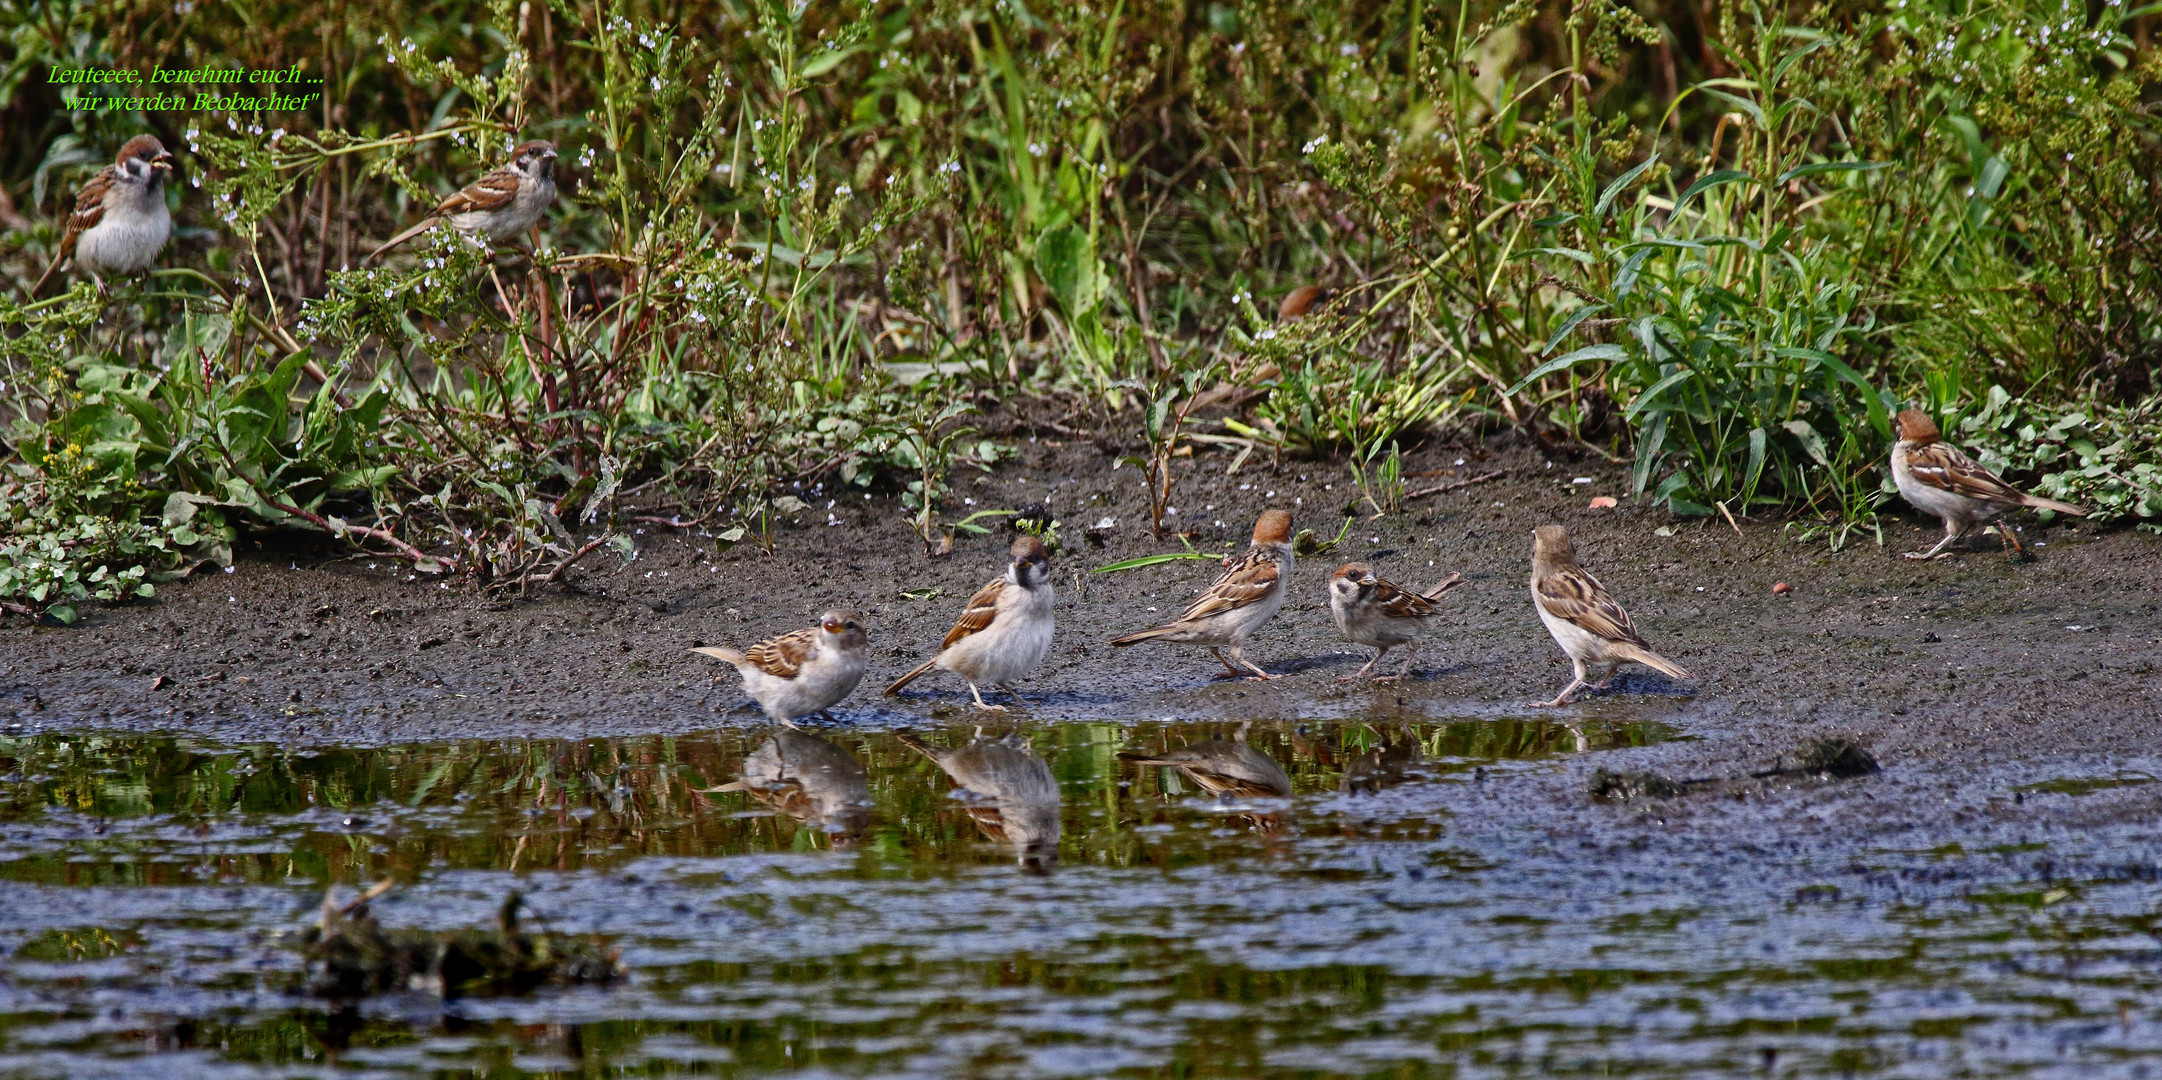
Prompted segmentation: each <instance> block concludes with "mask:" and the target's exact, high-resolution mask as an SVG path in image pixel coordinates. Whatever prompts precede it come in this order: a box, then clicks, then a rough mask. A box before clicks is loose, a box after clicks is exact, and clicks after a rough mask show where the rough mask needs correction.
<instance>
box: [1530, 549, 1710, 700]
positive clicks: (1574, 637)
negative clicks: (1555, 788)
mask: <svg viewBox="0 0 2162 1080" xmlns="http://www.w3.org/2000/svg"><path fill="white" fill-rule="evenodd" d="M1531 605H1532V607H1533V608H1535V609H1537V610H1538V612H1539V621H1540V622H1543V623H1545V624H1546V629H1547V632H1548V633H1550V634H1553V635H1554V642H1555V644H1557V645H1560V646H1561V651H1563V652H1565V653H1568V654H1569V662H1570V663H1571V664H1573V665H1575V667H1576V678H1574V679H1572V680H1570V682H1569V685H1567V686H1565V687H1562V690H1561V693H1559V694H1556V695H1554V700H1552V701H1535V702H1532V707H1533V708H1540V709H1545V708H1553V707H1556V706H1560V705H1566V704H1568V703H1569V695H1570V694H1573V693H1575V692H1576V690H1577V688H1578V687H1581V686H1583V685H1584V683H1585V679H1586V678H1587V675H1588V672H1589V669H1590V668H1591V667H1592V666H1593V665H1604V666H1605V667H1606V669H1607V672H1606V677H1605V678H1602V679H1600V680H1599V682H1598V684H1597V685H1595V686H1593V687H1592V689H1594V690H1604V689H1606V685H1607V684H1608V683H1610V682H1612V681H1614V673H1615V672H1616V671H1618V670H1620V669H1621V666H1622V665H1623V664H1643V665H1644V666H1646V667H1650V668H1656V669H1658V670H1659V671H1663V672H1665V673H1666V674H1668V675H1670V676H1672V677H1674V678H1677V679H1687V678H1691V677H1692V676H1691V675H1690V674H1689V672H1688V671H1686V670H1684V669H1683V668H1682V666H1681V665H1679V664H1676V663H1674V662H1673V661H1671V660H1668V659H1666V658H1665V657H1662V656H1660V655H1659V654H1658V653H1655V652H1653V651H1652V650H1651V646H1650V645H1649V644H1647V643H1646V642H1645V641H1644V639H1643V638H1642V637H1641V636H1639V635H1638V634H1637V628H1636V626H1635V625H1634V624H1633V623H1631V622H1630V621H1629V613H1628V612H1626V611H1623V610H1622V609H1621V605H1620V604H1617V603H1615V602H1614V597H1613V596H1612V595H1611V594H1609V593H1608V592H1607V591H1606V586H1604V585H1601V584H1599V579H1597V578H1595V577H1592V576H1591V574H1589V573H1587V572H1586V571H1585V569H1584V568H1583V567H1581V566H1578V565H1577V562H1576V549H1575V548H1573V547H1571V546H1570V545H1569V531H1568V530H1567V529H1564V528H1562V527H1561V526H1559V525H1541V526H1539V527H1538V528H1536V529H1533V530H1532V532H1531Z"/></svg>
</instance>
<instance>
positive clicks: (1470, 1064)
mask: <svg viewBox="0 0 2162 1080" xmlns="http://www.w3.org/2000/svg"><path fill="white" fill-rule="evenodd" d="M1237 730H1238V729H1237V728H1236V727H1235V726H1234V725H1228V724H1208V725H1200V724H1162V723H1155V724H1139V725H1115V724H1062V725H1049V726H1046V725H1033V724H1025V723H1024V724H1021V725H1019V726H1018V728H1016V729H1015V731H1014V732H1013V734H1014V735H1015V736H1017V737H1016V738H1015V739H1014V740H1012V743H1011V745H1010V746H1008V748H1009V749H1011V750H1014V751H1016V752H1017V753H1016V755H1014V756H1012V757H1011V758H1009V759H1007V760H1008V764H1009V765H1010V766H1011V768H1013V769H1018V770H1021V771H1023V772H1025V771H1027V770H1029V769H1032V768H1035V767H1036V766H1033V765H1030V764H1028V763H1027V762H1028V761H1032V760H1034V759H1037V758H1040V759H1041V761H1042V763H1043V764H1042V766H1041V767H1042V768H1045V769H1047V770H1048V773H1049V776H1050V777H1051V778H1053V779H1054V780H1055V789H1056V792H1057V806H1056V808H1055V809H1047V808H1044V807H1040V806H1035V805H1033V804H1031V803H1030V801H1029V799H1030V797H1029V796H1027V795H1026V791H1027V790H1028V789H1027V786H1026V784H1019V783H1016V784H1010V785H1008V787H1007V789H1006V790H1004V791H1003V792H1000V791H979V792H978V793H977V794H975V795H969V794H967V793H962V794H960V795H957V794H956V793H955V792H954V790H953V784H952V783H951V782H950V781H949V779H948V778H947V775H946V773H945V772H943V771H942V770H941V768H940V766H939V765H938V764H936V763H934V762H933V761H932V760H930V758H928V757H927V756H925V755H924V754H922V753H919V752H918V751H917V750H915V749H911V748H910V747H909V746H907V745H905V744H904V742H903V741H902V740H901V738H899V737H897V736H896V735H895V734H893V733H887V732H862V731H856V730H852V729H849V728H845V727H833V728H824V729H813V730H811V731H808V732H806V733H803V734H801V735H792V736H786V737H784V741H783V742H781V743H778V744H774V745H772V746H767V747H766V748H765V749H764V750H763V751H761V744H763V743H765V742H766V741H767V739H768V733H766V732H764V731H755V730H752V731H743V730H723V731H717V732H714V733H712V734H710V735H705V736H699V737H678V738H658V737H656V738H639V739H610V740H584V741H561V740H536V741H515V740H508V741H494V742H464V743H448V744H440V745H412V746H384V747H376V748H364V749H319V750H311V749H295V748H287V747H280V746H271V745H242V746H221V745H217V744H214V743H209V742H204V741H201V740H196V739H185V738H171V737H154V736H136V735H111V736H106V735H96V734H80V733H77V734H57V733H45V734H35V735H25V736H23V737H20V738H14V739H6V740H0V773H5V774H6V775H5V776H0V950H4V954H5V955H6V956H7V957H8V959H7V960H6V961H5V979H4V980H0V1072H4V1073H6V1074H8V1075H26V1076H44V1075H51V1076H82V1075H114V1076H134V1075H140V1074H141V1071H142V1070H143V1068H144V1064H145V1062H144V1055H150V1054H156V1055H160V1056H161V1061H160V1063H159V1067H161V1068H166V1069H168V1070H172V1071H175V1073H176V1075H183V1074H191V1073H192V1074H202V1075H236V1076H254V1075H266V1076H298V1075H336V1076H341V1077H342V1076H369V1075H383V1076H414V1075H429V1076H434V1075H443V1076H453V1075H456V1076H465V1075H480V1074H486V1075H490V1076H498V1075H524V1074H568V1075H598V1074H603V1073H614V1072H618V1071H635V1072H640V1073H661V1072H671V1071H674V1072H689V1073H707V1074H713V1075H731V1076H735V1075H753V1074H762V1073H771V1072H784V1071H785V1072H802V1073H807V1074H813V1075H819V1074H830V1075H850V1076H855V1075H862V1076H869V1075H881V1076H884V1075H922V1076H955V1075H978V1076H1098V1075H1134V1076H1157V1075H1165V1076H1320V1075H1388V1076H1429V1075H1431V1076H1455V1075H1524V1076H1532V1075H1548V1074H1553V1073H1598V1074H1614V1073H1628V1074H1637V1075H1651V1076H1692V1075H1701V1076H1726V1075H1735V1074H1738V1073H1744V1072H1758V1073H1765V1074H1770V1075H1781V1076H1785V1075H1853V1074H1867V1075H1912V1076H1936V1075H1949V1074H1956V1073H1964V1074H1969V1075H2050V1074H2056V1073H2063V1074H2066V1075H2071V1074H2073V1073H2077V1074H2079V1075H2098V1074H2110V1073H2122V1074H2125V1075H2139V1074H2140V1073H2139V1070H2140V1069H2142V1068H2144V1067H2145V1066H2146V1065H2147V1064H2148V1063H2149V1062H2151V1061H2156V1060H2162V1026H2158V1025H2157V1024H2156V1016H2155V1014H2156V1002H2157V1000H2158V999H2157V997H2156V991H2157V989H2158V984H2162V951H2158V948H2157V943H2156V938H2155V937H2154V936H2153V933H2152V931H2153V929H2154V920H2153V918H2152V916H2151V912H2152V911H2153V909H2154V905H2155V901H2156V899H2157V898H2158V892H2157V887H2156V885H2155V881H2156V878H2157V874H2156V872H2155V870H2156V868H2157V867H2158V866H2162V842H2158V841H2157V839H2156V838H2155V837H2154V836H2153V835H2152V830H2151V829H2147V828H2138V827H2134V826H2131V825H2127V826H2124V827H2121V828H2114V829H2110V828H2105V829H2098V830H2093V831H2090V832H2086V833H2083V834H2081V835H2078V836H2065V835H2046V836H2041V837H2037V838H2035V839H2033V840H2032V841H2031V842H2028V843H2021V844H1994V845H1990V844H1977V845H1970V846H1966V847H1947V846H1942V845H1939V846H1934V847H1931V848H1929V849H1927V850H1898V849H1893V848H1887V847H1884V846H1881V845H1878V846H1872V845H1871V843H1870V842H1868V841H1866V840H1858V839H1852V838H1844V837H1841V836H1838V835H1833V834H1831V833H1829V832H1826V831H1823V830H1811V829H1809V828H1806V827H1800V828H1797V827H1795V823H1793V822H1785V823H1779V822H1767V827H1766V830H1765V832H1764V837H1765V839H1764V842H1763V843H1761V844H1742V843H1737V844H1735V845H1732V848H1731V849H1709V848H1707V847H1706V846H1705V845H1703V844H1701V843H1700V842H1698V841H1695V840H1691V839H1688V838H1685V837H1683V836H1679V835H1669V834H1665V833H1661V832H1659V831H1657V830H1649V829H1630V828H1627V827H1625V826H1626V823H1627V822H1628V821H1629V820H1630V819H1631V816H1632V815H1635V814H1639V813H1641V812H1643V811H1642V808H1634V807H1631V808H1620V807H1618V808H1615V810H1614V811H1613V813H1612V815H1611V818H1612V819H1613V820H1614V822H1616V824H1614V825H1613V826H1612V827H1610V828H1606V829H1605V831H1604V832H1602V833H1599V834H1596V835H1594V834H1592V833H1579V832H1575V831H1571V830H1568V829H1556V828H1551V827H1549V826H1547V825H1546V824H1545V823H1543V822H1541V821H1538V820H1527V819H1526V818H1525V817H1524V816H1523V815H1521V814H1519V813H1517V812H1515V811H1513V810H1512V809H1511V805H1512V804H1511V801H1510V799H1509V798H1508V792H1509V790H1510V788H1511V785H1512V784H1514V783H1518V782H1521V781H1522V780H1524V779H1526V778H1527V777H1528V776H1530V775H1531V774H1535V773H1538V772H1540V771H1543V770H1546V769H1549V768H1552V767H1553V765H1552V763H1553V762H1554V761H1556V760H1558V759H1560V758H1563V757H1566V756H1570V755H1580V754H1598V753H1599V752H1601V751H1602V750H1605V749H1608V748H1612V747H1617V746H1630V745H1642V744H1646V743H1651V742H1656V741H1660V740H1664V739H1671V738H1676V737H1684V736H1685V733H1684V732H1679V731H1676V730H1674V729H1672V728H1669V727H1667V726H1665V725H1662V724H1660V723H1656V722H1648V721H1639V722H1612V723H1599V722H1592V723H1587V724H1579V725H1577V726H1573V727H1572V726H1566V725H1562V724H1555V723H1547V722H1542V721H1524V720H1506V719H1504V720H1465V721H1461V722H1454V723H1443V722H1405V723H1390V724H1383V725H1367V724H1359V723H1351V722H1335V721H1331V722H1326V723H1293V722H1267V721H1262V722H1258V723H1256V724H1254V725H1253V726H1252V728H1251V730H1250V731H1249V732H1248V733H1247V735H1246V738H1247V741H1248V743H1249V745H1250V746H1252V747H1253V748H1255V749H1258V750H1260V751H1262V752H1263V753H1265V754H1266V755H1268V757H1270V758H1271V759H1273V761H1274V762H1276V763H1277V764H1278V765H1280V766H1281V767H1282V769H1283V772H1284V774H1285V775H1286V777H1287V778H1288V780H1289V781H1290V784H1291V789H1292V795H1291V797H1290V798H1288V799H1283V798H1275V797H1268V796H1259V795H1251V794H1247V795H1233V796H1227V797H1216V796H1211V795H1207V794H1203V793H1202V792H1201V791H1200V789H1199V786H1198V782H1197V780H1196V778H1194V777H1191V776H1188V775H1184V774H1181V773H1180V772H1178V771H1176V770H1173V769H1169V768H1164V767H1159V766H1151V765H1135V764H1132V763H1129V762H1122V761H1120V760H1119V758H1118V757H1117V754H1118V752H1120V751H1121V750H1129V751H1140V752H1144V753H1147V754H1162V753H1165V752H1167V751H1175V750H1178V749H1179V748H1181V747H1193V746H1196V745H1201V744H1203V743H1204V741H1205V740H1211V739H1216V740H1228V739H1233V738H1235V737H1236V732H1237ZM990 734H992V735H995V736H1005V735H1007V734H1008V732H1007V729H1006V728H1005V727H1003V726H1001V727H995V728H993V729H992V731H991V733H990ZM923 737H924V739H925V740H926V741H927V742H928V743H929V744H930V745H931V746H933V747H934V748H935V749H938V750H941V751H943V750H945V749H950V748H957V747H961V746H964V745H965V744H967V743H968V741H969V739H968V732H967V731H966V730H949V731H941V732H926V733H924V736H923ZM812 738H815V739H819V740H823V743H824V747H823V748H821V747H818V746H814V745H812V744H809V743H808V742H803V741H795V742H790V741H787V740H788V739H794V740H804V739H812ZM1001 745H1002V746H1007V745H1008V744H1007V743H1005V742H1003V741H1002V742H1001ZM761 752H763V753H764V754H765V755H766V760H768V761H769V763H771V762H773V761H774V760H776V759H778V761H779V771H780V772H782V773H785V774H787V775H791V776H799V775H800V776H804V777H812V776H813V774H815V775H817V776H824V777H826V778H828V779H834V780H836V782H837V783H838V784H839V785H840V786H841V787H842V788H848V786H849V785H850V784H860V792H859V791H855V790H854V789H849V790H843V791H841V792H840V794H839V795H838V796H832V797H823V796H822V793H821V792H820V791H809V792H799V791H796V790H793V789H786V787H785V785H782V786H780V787H773V788H769V789H765V790H763V791H762V792H761V793H762V794H763V795H764V798H763V799H760V798H754V797H753V795H751V794H747V793H744V792H740V791H727V792H716V791H713V790H711V789H714V788H717V787H720V786H723V785H724V784H728V783H729V782H731V781H735V780H736V779H737V776H738V771H739V768H740V767H741V765H742V763H743V762H744V760H745V759H746V757H754V758H755V756H756V755H757V754H758V753H761ZM833 755H838V756H833ZM948 764H949V765H950V766H954V768H955V770H956V771H960V769H961V766H958V765H954V763H953V762H952V761H950V760H949V762H948ZM856 766H860V768H861V773H860V774H857V773H854V772H853V771H852V770H853V768H854V767H856ZM821 770H822V771H821ZM755 771H756V770H754V772H755ZM1000 775H1008V774H1000ZM2134 775H2135V774H2131V773H2126V774H2124V778H2121V779H2120V778H2118V777H2115V776H2113V777H2110V778H2105V779H2103V780H2100V781H2097V782H2096V784H2093V785H2090V784H2089V783H2088V781H2086V780H2083V779H2081V778H2076V777H2075V778H2065V779H2063V780H2062V781H2061V782H2059V781H2057V780H2054V779H2053V780H2050V781H2044V782H2038V783H2036V784H2032V785H2029V789H2030V790H2032V791H2035V792H2041V793H2051V794H2052V796H2053V797H2076V796H2077V795H2078V794H2079V793H2080V792H2082V791H2086V790H2104V789H2106V788H2107V787H2108V786H2109V785H2111V784H2116V785H2122V784H2124V783H2126V782H2129V781H2130V780H2131V778H2132V777H2133V776H2134ZM2136 775H2137V776H2138V777H2140V778H2141V779H2144V778H2145V777H2146V774H2145V773H2139V774H2136ZM1870 782H1873V781H1858V783H1870ZM822 783H823V781H820V780H816V779H807V780H806V781H804V783H803V786H804V787H805V788H818V787H820V785H821V784H822ZM973 784H974V786H975V787H977V788H979V789H981V788H984V787H987V786H989V787H995V786H997V785H996V784H990V783H988V782H986V781H985V780H983V779H982V778H981V775H980V774H978V778H977V779H976V780H975V781H973ZM2051 784H2055V785H2056V786H2054V787H2053V786H2050V785H2051ZM2037 797H2041V796H2037ZM1039 811H1041V813H1039ZM1735 812H1736V813H1738V814H1747V813H1750V812H1751V811H1750V810H1749V809H1748V808H1746V807H1743V808H1740V809H1737V810H1736V811H1735ZM1046 813H1047V814H1048V817H1047V818H1045V817H1044V814H1046ZM1039 819H1041V820H1039ZM1000 837H1003V839H1000ZM383 877H394V878H396V879H398V881H400V882H401V883H402V884H401V886H400V888H399V889H397V890H396V891H395V892H393V893H392V894H390V895H389V896H388V897H386V898H385V899H383V900H381V901H378V902H377V904H376V911H377V914H378V915H379V917H380V918H381V919H382V920H383V921H384V922H385V923H386V924H390V925H394V926H409V927H423V928H435V929H452V928H459V927H476V926H483V925H486V924H487V923H488V922H489V921H490V920H491V919H492V917H493V913H494V911H495V909H496V907H497V905H498V904H499V902H500V901H501V899H502V898H503V896H504V895H505V894H506V893H507V892H508V891H509V890H511V889H512V888H514V887H515V888H518V889H521V890H524V891H525V893H526V894H527V896H528V898H529V904H530V908H531V910H532V911H533V912H534V913H535V915H537V916H538V917H539V918H540V920H541V921H542V922H544V923H545V924H546V925H548V926H550V927H552V928H554V929H557V930H560V931H563V932H566V933H570V934H576V935H587V934H597V935H601V936H603V937H604V938H605V939H606V940H607V941H609V942H610V943H612V945H613V946H614V947H616V948H619V949H620V950H621V954H622V959H623V962H624V964H625V966H626V967H627V968H628V969H629V972H630V978H629V980H628V982H627V983H626V984H623V985H619V986H615V987H610V988H604V989H596V988H580V989H569V990H550V991H543V992H541V993H539V994H536V995H534V996H531V997H527V998H515V999H489V1000H471V999H469V1000H464V1001H460V1002H457V1003H455V1004H454V1005H451V1006H449V1007H447V1008H446V1007H445V1006H443V1005H442V1004H441V1003H440V1002H438V1001H436V1000H435V999H433V998H431V997H428V996H426V995H423V994H419V993H414V994H407V995H395V996H391V997H385V998H376V999H371V1000H368V1001H365V1002H362V1003H360V1005H359V1006H358V1008H356V1009H352V1010H346V1011H340V1010H336V1009H334V1008H332V1007H330V1006H328V1005H326V1004H325V1003H322V1002H317V1001H314V1000H310V999H305V998H301V997H298V996H297V995H295V994H294V993H293V992H292V988H293V987H294V986H295V985H296V984H297V982H298V980H299V978H300V974H301V964H300V961H299V959H298V956H297V954H296V953H295V952H294V951H293V949H292V948H291V934H292V932H293V931H295V930H297V929H298V928H300V927H302V926H304V925H306V924H307V923H308V921H309V920H311V919H312V918H313V913H314V909H315V907H316V905H317V904H318V903H319V901H320V900H321V897H322V895H323V890H324V889H325V887H326V886H328V885H333V884H335V885H338V886H341V887H343V888H344V889H346V890H347V891H350V890H351V889H352V888H353V887H354V886H356V885H364V884H366V883H369V882H372V881H375V880H378V879H380V878H383Z"/></svg>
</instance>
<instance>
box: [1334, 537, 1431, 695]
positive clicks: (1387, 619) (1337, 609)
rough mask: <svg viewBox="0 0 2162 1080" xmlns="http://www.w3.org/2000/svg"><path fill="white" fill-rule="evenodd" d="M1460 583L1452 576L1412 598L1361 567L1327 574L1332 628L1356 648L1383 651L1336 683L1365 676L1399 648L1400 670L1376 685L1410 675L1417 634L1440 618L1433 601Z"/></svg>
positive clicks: (1350, 565)
mask: <svg viewBox="0 0 2162 1080" xmlns="http://www.w3.org/2000/svg"><path fill="white" fill-rule="evenodd" d="M1462 584H1464V575H1462V574H1450V575H1449V576H1448V577H1446V578H1443V579H1442V580H1441V581H1440V582H1438V583H1437V584H1435V586H1434V587H1433V588H1431V589H1428V590H1427V591H1425V592H1423V593H1415V592H1412V591H1410V590H1408V589H1404V588H1400V587H1398V586H1397V585H1396V584H1395V583H1393V582H1391V581H1389V580H1388V579H1387V578H1383V577H1380V576H1379V575H1377V574H1375V573H1374V568H1373V567H1371V566H1368V565H1366V564H1365V563H1345V564H1344V565H1342V566H1339V567H1337V568H1336V573H1334V574H1331V575H1329V614H1330V615H1332V616H1334V617H1335V619H1336V628H1337V629H1338V630H1341V631H1343V632H1344V636H1345V637H1346V638H1349V639H1351V640H1352V641H1354V642H1356V643H1358V644H1360V645H1365V646H1367V647H1369V648H1373V649H1379V650H1381V651H1380V652H1377V653H1375V654H1374V658H1373V659H1372V660H1368V661H1367V662H1366V666H1365V667H1362V668H1360V669H1359V670H1358V671H1356V672H1353V673H1352V674H1350V675H1346V676H1344V677H1343V678H1341V679H1338V680H1337V681H1338V682H1350V681H1352V680H1353V679H1357V678H1359V677H1361V676H1363V675H1365V674H1366V673H1367V672H1369V671H1372V670H1373V669H1374V665H1375V664H1378V663H1380V662H1381V658H1382V657H1384V656H1387V655H1389V650H1390V649H1393V648H1397V647H1399V646H1401V647H1403V649H1404V669H1403V670H1402V671H1399V672H1397V673H1396V674H1394V675H1383V676H1381V677H1380V678H1378V679H1376V680H1375V681H1376V682H1391V681H1394V680H1396V679H1401V678H1403V677H1404V676H1406V675H1409V674H1411V662H1412V659H1413V654H1414V653H1416V652H1417V651H1418V648H1419V635H1420V634H1421V633H1423V632H1425V630H1426V622H1427V620H1429V619H1432V618H1434V617H1435V616H1438V615H1440V614H1441V608H1439V607H1437V606H1435V604H1434V601H1436V600H1439V599H1440V598H1441V594H1442V593H1445V592H1448V591H1449V590H1450V589H1453V588H1456V587H1457V586H1459V585H1462Z"/></svg>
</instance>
